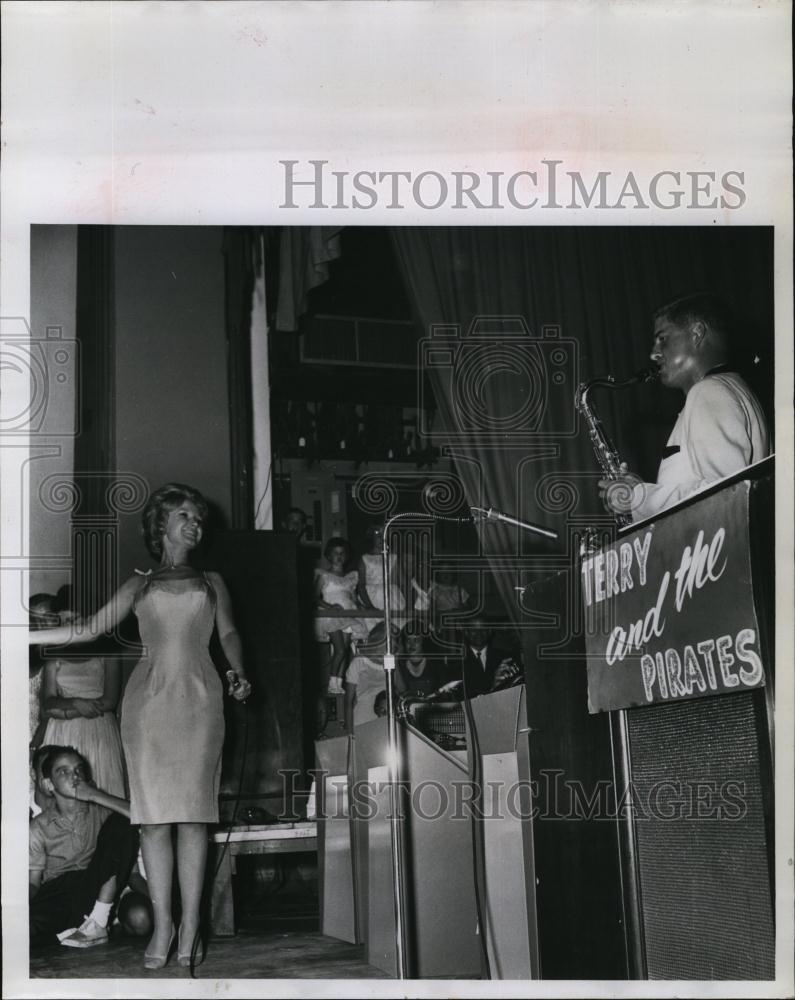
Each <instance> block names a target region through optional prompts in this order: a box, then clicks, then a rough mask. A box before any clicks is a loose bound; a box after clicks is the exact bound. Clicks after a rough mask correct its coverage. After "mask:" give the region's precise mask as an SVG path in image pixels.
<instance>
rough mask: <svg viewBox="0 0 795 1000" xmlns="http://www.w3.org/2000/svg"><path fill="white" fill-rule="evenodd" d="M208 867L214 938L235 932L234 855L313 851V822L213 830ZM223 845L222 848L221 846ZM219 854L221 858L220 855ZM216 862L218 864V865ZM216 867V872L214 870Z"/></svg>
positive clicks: (315, 849)
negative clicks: (211, 874) (210, 879)
mask: <svg viewBox="0 0 795 1000" xmlns="http://www.w3.org/2000/svg"><path fill="white" fill-rule="evenodd" d="M227 840H228V843H227ZM210 843H211V844H212V845H213V846H214V848H215V850H213V851H211V852H210V858H209V859H208V864H211V865H212V866H213V867H212V871H214V872H215V878H214V880H213V885H212V890H211V895H210V931H211V933H212V934H213V936H214V937H231V936H232V935H233V934H234V933H235V907H234V899H233V896H232V875H233V874H234V873H235V871H236V865H235V858H236V857H237V855H238V854H295V853H298V852H301V851H307V852H313V853H316V852H317V823H315V822H314V821H305V822H298V823H271V824H269V825H267V826H233V827H232V828H231V831H230V829H229V828H228V827H227V828H226V829H218V830H214V831H213V832H212V834H211V835H210ZM225 845H226V846H225ZM221 852H223V856H221ZM219 859H220V864H219ZM216 868H217V871H216Z"/></svg>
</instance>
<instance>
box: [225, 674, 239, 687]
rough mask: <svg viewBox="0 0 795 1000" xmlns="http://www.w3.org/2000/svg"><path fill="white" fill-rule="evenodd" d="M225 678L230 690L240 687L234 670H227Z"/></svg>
mask: <svg viewBox="0 0 795 1000" xmlns="http://www.w3.org/2000/svg"><path fill="white" fill-rule="evenodd" d="M226 679H227V680H228V681H229V686H230V687H231V688H232V690H237V688H239V687H240V678H239V677H238V676H237V673H236V672H235V671H234V670H227V672H226Z"/></svg>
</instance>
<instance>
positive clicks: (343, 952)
mask: <svg viewBox="0 0 795 1000" xmlns="http://www.w3.org/2000/svg"><path fill="white" fill-rule="evenodd" d="M271 926H272V925H271ZM145 948H146V941H145V940H143V939H136V938H131V937H128V936H127V935H126V934H124V933H121V932H119V933H117V934H115V935H113V936H112V937H111V940H110V942H109V943H108V944H106V945H100V946H99V947H97V948H88V949H86V950H78V949H76V948H64V947H63V946H62V945H53V946H52V947H48V948H43V949H41V950H40V951H38V952H36V953H35V954H34V955H33V956H31V961H30V975H31V978H42V979H185V978H189V976H190V972H189V970H187V969H180V968H179V967H178V966H177V964H176V958H175V957H172V959H171V961H170V962H169V964H168V965H167V966H166V967H165V969H161V970H160V971H159V972H146V971H145V970H144V968H143V953H144V949H145ZM196 976H197V978H199V979H386V978H388V977H387V976H386V975H385V974H384V973H383V972H381V971H379V970H378V969H374V968H373V967H372V966H370V965H367V964H366V962H365V960H364V945H353V944H347V943H346V942H344V941H338V940H336V939H335V938H330V937H325V936H324V935H322V934H319V933H317V932H313V931H304V930H291V931H287V932H282V933H279V932H275V931H273V930H272V929H271V928H268V929H267V930H262V929H257V928H256V926H254V923H253V921H250V920H249V921H247V926H246V927H245V928H244V929H242V930H240V931H238V933H237V934H236V935H235V937H233V938H215V939H213V940H211V941H210V942H209V946H208V948H207V956H206V958H205V960H204V963H203V964H202V965H200V966H199V967H198V968H197V969H196ZM109 995H110V994H109Z"/></svg>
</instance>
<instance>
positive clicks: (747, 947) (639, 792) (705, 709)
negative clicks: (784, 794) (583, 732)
mask: <svg viewBox="0 0 795 1000" xmlns="http://www.w3.org/2000/svg"><path fill="white" fill-rule="evenodd" d="M752 697H753V695H752V694H750V693H742V694H736V695H726V696H723V697H715V698H703V699H699V700H695V701H689V702H683V703H679V704H675V705H666V706H658V707H655V708H644V709H638V710H634V711H632V710H631V711H629V712H627V719H628V727H629V736H630V745H631V759H632V781H633V786H634V791H635V794H636V801H639V802H640V803H641V804H642V805H643V806H644V808H645V804H646V803H649V802H653V801H654V797H655V788H656V789H657V790H658V792H662V794H658V795H657V801H658V803H659V804H660V807H661V808H660V809H658V810H652V812H654V813H655V815H656V818H655V817H654V816H651V815H650V817H649V818H648V819H642V818H638V820H637V822H636V824H635V825H636V830H637V840H638V860H639V870H640V882H641V898H642V910H643V922H644V932H645V939H646V958H647V963H648V972H649V978H650V979H770V978H773V977H774V974H775V940H774V931H773V916H772V902H771V898H770V878H769V869H768V855H767V849H766V832H765V817H764V811H763V801H762V791H761V789H762V776H761V773H760V763H759V749H758V743H757V740H758V737H757V730H756V727H755V724H754V710H753V702H752ZM660 782H673V783H674V785H675V786H676V785H677V784H678V785H679V786H680V788H681V789H682V794H681V796H680V801H684V802H685V807H684V810H683V815H682V817H681V818H676V819H662V818H660V812H661V811H662V810H665V812H666V814H667V813H668V812H670V811H671V806H672V804H673V802H674V791H673V790H672V789H670V788H667V787H666V786H663V785H660V784H659V783H660ZM698 782H708V783H709V784H708V785H707V786H706V790H705V789H703V788H702V797H704V796H705V795H706V794H707V792H711V790H712V788H715V789H716V794H715V795H714V797H713V802H714V803H718V804H720V803H724V804H725V802H726V796H725V795H722V793H721V789H724V792H725V790H726V783H727V782H734V783H736V784H738V785H740V786H741V787H744V793H743V795H742V798H743V799H744V802H745V804H746V807H747V810H746V812H745V815H744V816H742V818H740V819H734V820H731V819H727V818H723V819H715V818H711V819H710V818H697V815H696V813H697V809H696V806H695V805H694V806H693V807H692V808H688V805H687V799H688V797H689V795H690V791H689V790H691V789H695V787H696V783H698ZM734 795H735V798H738V797H739V796H738V794H737V792H736V791H735V792H734ZM705 808H706V807H705V806H702V807H701V809H702V811H703V810H705ZM646 811H647V812H648V811H649V810H648V809H647V810H646ZM738 811H739V810H737V809H736V808H735V810H734V813H735V815H736V814H737V812H738ZM691 815H692V816H693V818H690V816H691Z"/></svg>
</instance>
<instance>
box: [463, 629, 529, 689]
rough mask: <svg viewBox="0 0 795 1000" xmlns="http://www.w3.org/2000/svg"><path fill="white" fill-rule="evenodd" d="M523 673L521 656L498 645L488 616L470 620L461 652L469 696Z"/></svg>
mask: <svg viewBox="0 0 795 1000" xmlns="http://www.w3.org/2000/svg"><path fill="white" fill-rule="evenodd" d="M520 672H521V666H520V665H519V663H518V661H517V657H515V656H513V655H512V654H511V653H510V651H508V650H506V649H500V648H499V647H497V646H496V645H495V644H494V629H493V628H492V627H491V625H489V623H488V622H487V621H486V620H485V619H484V618H477V619H475V620H473V621H472V622H468V623H467V626H466V628H465V629H464V643H463V650H462V654H461V677H462V680H463V685H464V697H465V698H475V697H477V696H478V695H481V694H488V693H489V692H490V691H495V690H496V689H497V688H499V687H502V686H504V685H505V684H506V683H507V682H508V681H510V680H512V679H513V678H515V677H516V676H517V675H518V674H519V673H520ZM448 686H449V685H448Z"/></svg>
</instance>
